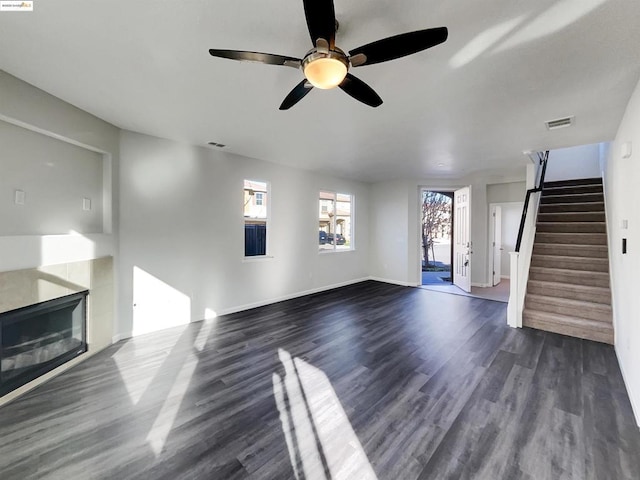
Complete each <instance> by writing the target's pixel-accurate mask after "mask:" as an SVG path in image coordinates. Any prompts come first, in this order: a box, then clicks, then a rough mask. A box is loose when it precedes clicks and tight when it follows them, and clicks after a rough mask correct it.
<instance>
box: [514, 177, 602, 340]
mask: <svg viewBox="0 0 640 480" xmlns="http://www.w3.org/2000/svg"><path fill="white" fill-rule="evenodd" d="M522 325H523V326H525V327H531V328H537V329H540V330H547V331H550V332H556V333H560V334H563V335H570V336H573V337H579V338H585V339H588V340H595V341H597V342H604V343H609V344H613V325H612V317H611V291H610V290H609V259H608V250H607V230H606V223H605V216H604V195H603V193H602V179H600V178H595V179H581V180H567V181H561V182H547V183H545V184H544V189H543V191H542V196H541V198H540V207H539V210H538V221H537V226H536V236H535V240H534V246H533V255H532V256H531V267H530V269H529V282H528V283H527V294H526V297H525V303H524V311H523V313H522Z"/></svg>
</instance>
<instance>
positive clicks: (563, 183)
mask: <svg viewBox="0 0 640 480" xmlns="http://www.w3.org/2000/svg"><path fill="white" fill-rule="evenodd" d="M576 185H602V178H600V177H596V178H578V179H573V180H556V181H554V182H544V188H557V187H575V186H576Z"/></svg>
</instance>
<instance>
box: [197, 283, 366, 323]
mask: <svg viewBox="0 0 640 480" xmlns="http://www.w3.org/2000/svg"><path fill="white" fill-rule="evenodd" d="M366 280H369V278H368V277H363V278H356V279H354V280H347V281H346V282H340V283H334V284H332V285H325V286H323V287H317V288H312V289H309V290H303V291H301V292H296V293H290V294H288V295H282V296H280V297H276V298H271V299H268V300H262V301H259V302H253V303H247V304H244V305H238V306H237V307H230V308H225V309H223V310H216V313H217V314H218V316H221V315H229V314H231V313H238V312H243V311H245V310H251V309H253V308H258V307H264V306H265V305H271V304H272V303H278V302H283V301H285V300H291V299H293V298H298V297H304V296H306V295H312V294H314V293H320V292H324V291H326V290H333V289H334V288H340V287H346V286H347V285H353V284H354V283H360V282H364V281H366ZM195 321H198V322H199V321H200V320H195Z"/></svg>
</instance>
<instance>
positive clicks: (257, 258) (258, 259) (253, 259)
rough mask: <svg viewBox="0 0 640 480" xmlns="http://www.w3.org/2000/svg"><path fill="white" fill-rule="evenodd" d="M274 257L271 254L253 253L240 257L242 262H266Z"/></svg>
mask: <svg viewBox="0 0 640 480" xmlns="http://www.w3.org/2000/svg"><path fill="white" fill-rule="evenodd" d="M274 258H275V257H274V256H273V255H253V256H251V257H242V263H252V262H266V261H268V260H273V259H274Z"/></svg>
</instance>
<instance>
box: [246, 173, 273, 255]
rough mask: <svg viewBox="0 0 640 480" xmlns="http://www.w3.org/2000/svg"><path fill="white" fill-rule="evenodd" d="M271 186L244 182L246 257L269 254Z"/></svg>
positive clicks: (250, 181) (255, 182) (249, 181)
mask: <svg viewBox="0 0 640 480" xmlns="http://www.w3.org/2000/svg"><path fill="white" fill-rule="evenodd" d="M268 190H269V185H268V184H267V183H266V182H258V181H255V180H245V181H244V256H245V257H256V256H261V255H262V256H264V255H266V254H267V224H268V222H269V191H268Z"/></svg>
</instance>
